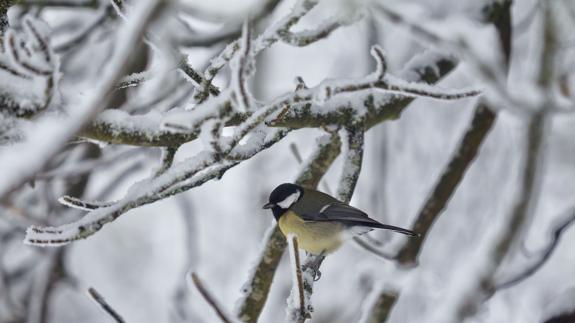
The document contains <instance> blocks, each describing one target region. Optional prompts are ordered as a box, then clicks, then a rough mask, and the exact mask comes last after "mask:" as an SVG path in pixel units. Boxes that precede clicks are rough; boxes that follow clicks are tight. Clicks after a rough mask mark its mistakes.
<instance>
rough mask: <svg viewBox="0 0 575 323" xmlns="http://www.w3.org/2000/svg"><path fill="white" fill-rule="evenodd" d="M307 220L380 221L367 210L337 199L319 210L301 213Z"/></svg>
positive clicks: (347, 222)
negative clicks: (371, 217)
mask: <svg viewBox="0 0 575 323" xmlns="http://www.w3.org/2000/svg"><path fill="white" fill-rule="evenodd" d="M301 217H302V219H303V220H305V221H314V222H322V221H338V222H343V224H347V225H361V223H378V222H377V221H375V220H372V219H370V218H369V217H368V216H367V214H365V212H363V211H361V210H359V209H356V208H354V207H353V206H349V205H347V204H345V203H342V202H339V201H336V202H332V203H329V204H326V205H324V206H322V207H321V208H320V209H319V210H315V211H314V212H311V213H304V214H302V215H301Z"/></svg>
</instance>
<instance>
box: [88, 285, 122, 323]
mask: <svg viewBox="0 0 575 323" xmlns="http://www.w3.org/2000/svg"><path fill="white" fill-rule="evenodd" d="M88 295H90V297H91V298H92V299H93V300H94V301H95V302H96V303H98V305H100V307H101V308H102V309H103V310H104V311H105V312H106V313H108V315H110V317H111V318H112V319H114V321H116V322H117V323H124V322H125V321H124V319H123V318H122V316H121V315H120V314H118V312H117V311H116V310H115V309H114V308H113V307H112V306H110V304H108V302H106V300H105V299H104V297H102V295H100V293H98V292H97V291H96V290H95V289H94V288H92V287H90V288H88Z"/></svg>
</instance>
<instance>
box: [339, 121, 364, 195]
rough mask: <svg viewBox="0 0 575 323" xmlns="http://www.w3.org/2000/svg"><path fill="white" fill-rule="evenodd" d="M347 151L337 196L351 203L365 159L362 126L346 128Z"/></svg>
mask: <svg viewBox="0 0 575 323" xmlns="http://www.w3.org/2000/svg"><path fill="white" fill-rule="evenodd" d="M344 134H345V140H346V147H347V151H345V152H344V154H345V155H344V158H345V159H344V161H343V169H342V172H341V179H340V180H339V186H338V189H337V198H338V199H339V200H340V201H343V202H345V203H349V201H350V200H351V197H352V195H353V191H354V190H355V185H356V184H357V179H358V178H359V173H360V172H361V163H362V161H363V141H364V133H363V130H360V128H359V127H358V128H347V129H345V130H344Z"/></svg>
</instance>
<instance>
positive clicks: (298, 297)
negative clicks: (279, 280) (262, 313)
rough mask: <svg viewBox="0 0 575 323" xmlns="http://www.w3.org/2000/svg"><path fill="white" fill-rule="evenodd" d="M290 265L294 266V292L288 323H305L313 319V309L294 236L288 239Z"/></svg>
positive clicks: (289, 300)
mask: <svg viewBox="0 0 575 323" xmlns="http://www.w3.org/2000/svg"><path fill="white" fill-rule="evenodd" d="M287 242H288V251H289V255H290V263H291V266H292V270H291V274H292V290H291V293H290V296H289V297H288V308H287V315H288V317H287V321H288V322H295V323H303V322H305V320H306V319H309V318H311V308H310V307H309V306H308V301H309V297H308V295H306V291H305V289H304V286H303V274H302V266H301V260H300V255H299V246H298V243H297V238H296V236H294V235H290V236H288V237H287Z"/></svg>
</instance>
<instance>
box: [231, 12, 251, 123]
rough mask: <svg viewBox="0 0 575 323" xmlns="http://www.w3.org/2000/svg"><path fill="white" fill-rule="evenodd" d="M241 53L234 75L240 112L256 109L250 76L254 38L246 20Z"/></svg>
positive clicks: (235, 91)
mask: <svg viewBox="0 0 575 323" xmlns="http://www.w3.org/2000/svg"><path fill="white" fill-rule="evenodd" d="M240 47H241V48H240V54H239V55H238V57H237V59H236V64H235V65H236V66H232V67H234V69H233V70H234V72H233V76H232V81H231V82H232V86H233V92H234V94H235V96H236V105H237V110H238V111H239V112H246V111H250V110H254V107H253V102H252V101H253V99H252V96H251V94H250V93H249V91H248V89H247V87H248V84H247V82H248V78H249V77H250V76H251V75H252V74H253V69H254V66H253V65H254V62H253V57H252V56H251V48H252V39H251V30H250V24H249V21H248V20H246V21H245V22H244V25H243V28H242V38H241V45H240Z"/></svg>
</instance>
